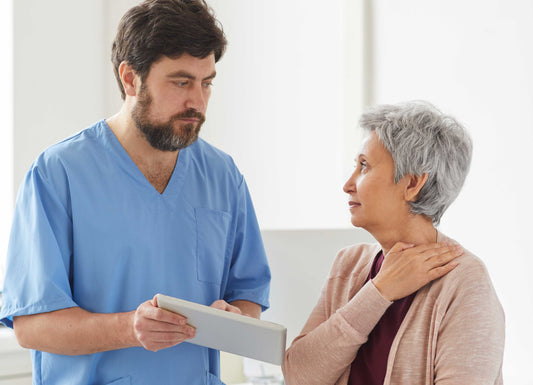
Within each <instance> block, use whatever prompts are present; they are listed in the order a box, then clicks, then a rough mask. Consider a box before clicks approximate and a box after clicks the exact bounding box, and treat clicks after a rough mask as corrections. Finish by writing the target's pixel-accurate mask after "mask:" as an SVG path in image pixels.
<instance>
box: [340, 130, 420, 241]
mask: <svg viewBox="0 0 533 385" xmlns="http://www.w3.org/2000/svg"><path fill="white" fill-rule="evenodd" d="M355 161H356V168H355V171H354V173H353V174H352V176H351V177H350V179H348V181H347V182H346V184H345V185H344V192H345V193H347V194H348V195H349V199H348V200H349V206H350V213H351V214H352V218H351V221H352V224H353V225H354V226H356V227H362V228H364V229H365V230H367V231H369V232H370V233H374V232H376V231H377V232H379V231H380V230H383V229H386V228H394V227H395V226H401V225H402V223H404V220H405V218H406V216H407V215H408V214H409V212H410V208H409V204H408V202H407V201H406V199H405V191H406V187H407V184H408V180H407V178H405V177H404V178H402V179H401V180H400V181H399V182H398V183H394V161H393V160H392V156H391V154H390V153H389V152H388V151H387V149H386V148H385V147H384V146H383V144H382V143H381V141H380V140H379V138H378V135H377V134H376V133H375V132H372V133H370V134H369V135H368V136H367V137H366V138H365V140H364V141H363V143H362V147H361V150H360V152H359V154H358V156H357V158H356V159H355Z"/></svg>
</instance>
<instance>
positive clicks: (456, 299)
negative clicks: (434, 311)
mask: <svg viewBox="0 0 533 385" xmlns="http://www.w3.org/2000/svg"><path fill="white" fill-rule="evenodd" d="M457 262H459V265H458V266H457V267H456V268H455V269H453V270H452V271H451V272H449V273H448V274H446V275H445V276H443V277H441V278H440V279H438V280H436V281H434V282H433V283H432V284H431V285H430V288H429V294H430V295H431V296H432V297H434V298H436V301H437V303H438V304H440V305H439V308H440V309H441V310H443V311H445V312H448V311H451V310H453V309H455V310H459V309H461V312H463V311H467V312H477V313H487V314H489V313H490V314H491V316H490V317H491V318H493V319H499V320H501V322H502V324H503V322H504V315H503V314H504V313H503V307H502V305H501V303H500V301H499V299H498V296H497V294H496V291H495V289H494V286H493V284H492V280H491V278H490V274H489V271H488V270H487V267H486V266H485V263H483V261H482V260H481V259H480V258H479V257H477V256H476V255H474V254H473V253H472V252H470V251H468V250H466V249H465V250H464V253H463V255H461V256H460V257H459V258H457Z"/></svg>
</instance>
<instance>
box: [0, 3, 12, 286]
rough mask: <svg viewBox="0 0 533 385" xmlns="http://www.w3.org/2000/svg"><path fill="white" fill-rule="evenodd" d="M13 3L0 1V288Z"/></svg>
mask: <svg viewBox="0 0 533 385" xmlns="http://www.w3.org/2000/svg"><path fill="white" fill-rule="evenodd" d="M12 15H13V2H12V1H11V0H6V1H2V2H0V51H1V52H2V55H3V56H2V57H3V60H1V61H0V116H1V117H2V128H1V129H0V178H1V179H2V189H1V190H0V288H1V287H2V285H3V282H4V281H3V278H4V274H5V266H4V258H3V257H1V256H2V255H5V253H6V251H7V242H8V237H9V229H10V227H11V217H12V215H13V214H12V211H13V204H12V202H13V17H12Z"/></svg>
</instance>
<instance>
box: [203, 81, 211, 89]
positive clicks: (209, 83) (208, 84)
mask: <svg viewBox="0 0 533 385" xmlns="http://www.w3.org/2000/svg"><path fill="white" fill-rule="evenodd" d="M204 87H205V88H209V87H213V83H211V82H206V83H204Z"/></svg>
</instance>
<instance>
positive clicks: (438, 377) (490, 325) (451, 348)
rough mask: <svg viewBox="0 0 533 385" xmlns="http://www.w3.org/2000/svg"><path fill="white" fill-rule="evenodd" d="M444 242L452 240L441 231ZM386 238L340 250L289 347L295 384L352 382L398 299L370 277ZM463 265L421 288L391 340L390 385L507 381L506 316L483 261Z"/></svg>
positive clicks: (287, 372) (468, 259)
mask: <svg viewBox="0 0 533 385" xmlns="http://www.w3.org/2000/svg"><path fill="white" fill-rule="evenodd" d="M438 241H439V242H443V241H450V242H452V240H450V239H449V238H446V237H445V236H444V235H442V234H440V233H439V237H438ZM380 248H381V247H380V245H379V244H372V245H370V244H361V245H354V246H350V247H347V248H345V249H343V250H341V251H340V252H339V254H338V255H337V258H336V260H335V262H334V263H333V267H332V269H331V272H330V275H329V277H328V279H327V281H326V283H325V285H324V287H323V289H322V294H321V295H320V298H319V300H318V303H317V305H316V306H315V308H314V309H313V311H312V313H311V315H310V316H309V319H308V320H307V323H306V324H305V326H304V328H303V330H302V332H301V334H300V335H299V336H298V337H297V338H295V339H294V341H293V343H292V345H291V347H290V348H289V349H288V350H287V352H286V354H285V363H284V365H283V367H282V369H283V374H284V376H285V381H286V383H287V384H288V385H313V384H317V385H327V384H337V385H346V384H347V383H348V377H349V374H350V365H351V363H352V361H353V360H354V358H355V356H356V355H357V351H358V349H359V347H360V346H361V345H362V344H364V343H365V342H366V340H367V338H368V335H369V334H370V332H371V331H372V329H373V328H374V326H375V325H376V324H377V322H378V321H379V319H380V318H381V316H382V315H383V313H385V311H386V310H387V308H388V307H389V306H390V304H391V302H389V301H387V300H386V299H385V298H383V297H382V296H381V294H380V293H379V291H378V290H377V289H376V288H375V286H374V285H373V284H372V282H371V281H369V282H368V283H366V284H365V281H366V278H367V277H368V273H369V269H370V267H371V265H372V261H373V258H374V257H375V255H376V254H377V252H378V251H379V250H380ZM458 261H459V263H460V264H459V266H457V267H456V268H455V269H454V270H453V271H451V272H450V273H448V274H447V275H446V276H444V277H442V278H440V279H438V280H436V281H434V282H432V283H429V284H427V285H426V286H424V287H423V288H421V289H420V290H419V291H418V293H417V295H416V297H415V299H414V300H413V303H412V305H411V307H410V309H409V312H408V313H407V315H406V316H405V319H404V321H403V323H402V325H401V326H400V329H399V330H398V334H397V335H396V338H395V339H394V342H393V343H392V347H391V350H390V353H389V358H388V364H387V374H386V376H385V382H384V385H389V384H405V385H433V384H438V385H451V384H457V385H459V384H460V385H476V384H486V385H493V384H497V385H498V384H503V379H502V361H503V349H504V339H505V320H504V314H503V309H502V306H501V304H500V302H499V300H498V298H497V296H496V293H495V291H494V288H493V286H492V283H491V281H490V278H489V275H488V273H487V270H486V268H485V266H484V265H483V263H482V262H481V261H480V260H479V259H478V258H477V257H476V256H474V255H473V254H471V253H469V252H468V251H466V250H465V252H464V254H463V255H462V256H461V257H459V258H458Z"/></svg>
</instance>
